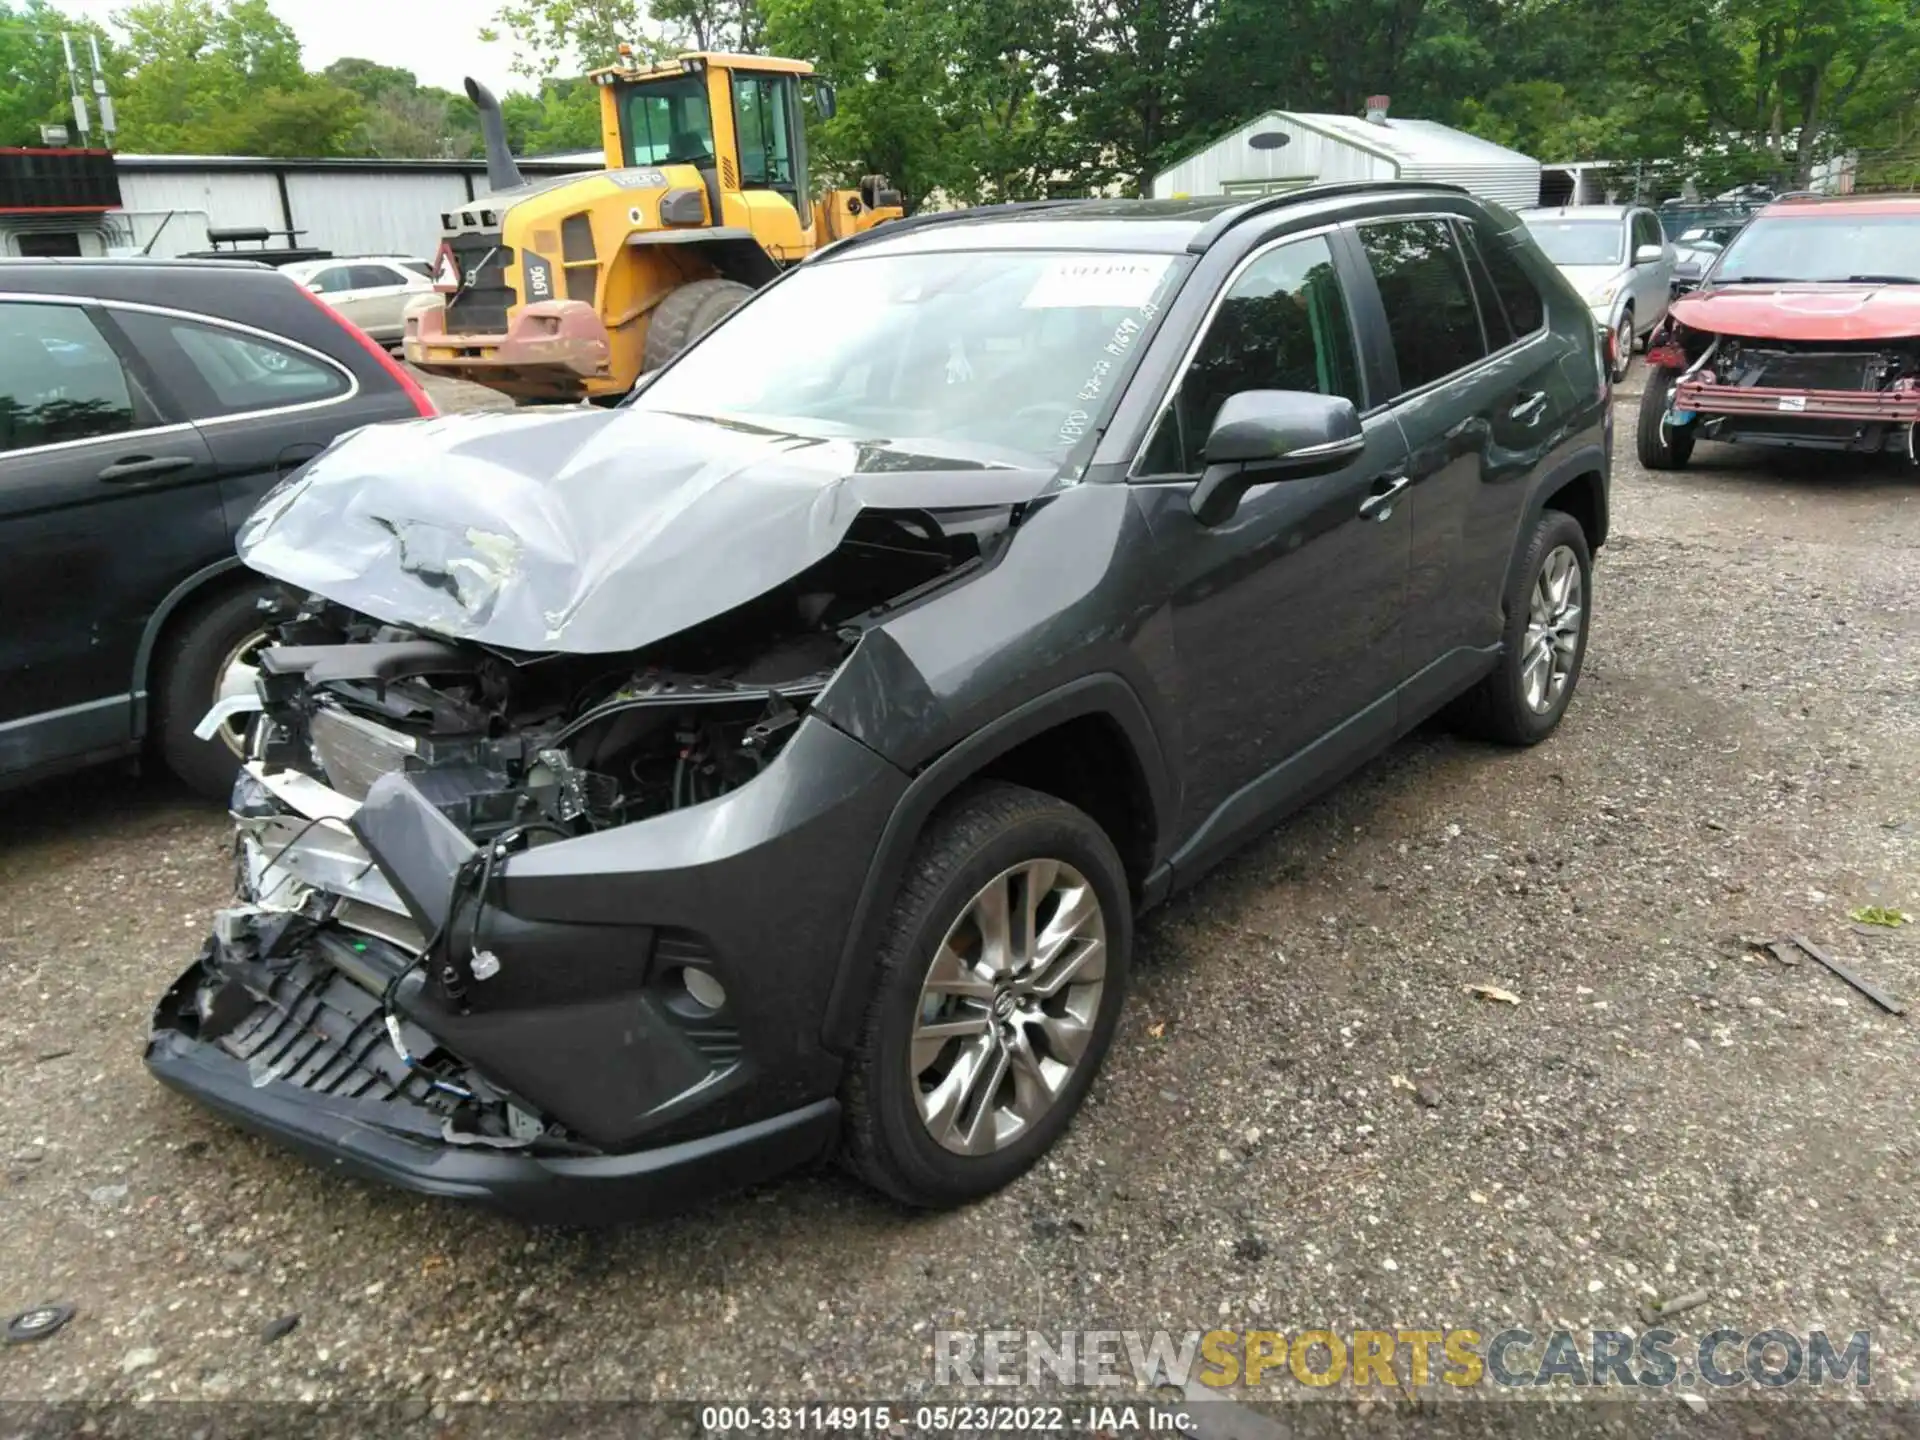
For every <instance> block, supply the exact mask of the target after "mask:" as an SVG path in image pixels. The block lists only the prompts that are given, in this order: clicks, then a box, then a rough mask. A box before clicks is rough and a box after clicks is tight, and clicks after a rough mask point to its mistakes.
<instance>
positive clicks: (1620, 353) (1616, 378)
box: [1612, 305, 1634, 385]
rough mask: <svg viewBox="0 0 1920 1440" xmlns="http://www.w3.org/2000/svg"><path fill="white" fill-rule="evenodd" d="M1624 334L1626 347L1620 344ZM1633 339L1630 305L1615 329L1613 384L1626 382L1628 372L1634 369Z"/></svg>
mask: <svg viewBox="0 0 1920 1440" xmlns="http://www.w3.org/2000/svg"><path fill="white" fill-rule="evenodd" d="M1623 333H1624V334H1625V335H1626V337H1627V343H1626V344H1624V345H1622V344H1621V343H1620V336H1621V335H1622V334H1623ZM1633 339H1634V336H1633V306H1631V305H1629V306H1627V308H1626V309H1625V310H1623V311H1621V312H1620V323H1619V324H1618V325H1616V326H1614V329H1613V341H1612V345H1613V349H1614V352H1615V362H1614V368H1613V383H1614V384H1616V385H1618V384H1619V383H1620V382H1621V381H1623V380H1625V379H1626V378H1627V374H1628V372H1629V371H1631V370H1632V369H1633Z"/></svg>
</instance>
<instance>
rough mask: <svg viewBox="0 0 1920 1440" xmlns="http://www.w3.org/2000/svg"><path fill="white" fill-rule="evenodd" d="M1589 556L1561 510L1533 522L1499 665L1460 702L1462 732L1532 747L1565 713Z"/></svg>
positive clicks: (1576, 668)
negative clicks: (1534, 524) (1537, 521)
mask: <svg viewBox="0 0 1920 1440" xmlns="http://www.w3.org/2000/svg"><path fill="white" fill-rule="evenodd" d="M1592 594H1593V554H1592V551H1591V550H1590V549H1589V548H1588V546H1587V533H1586V531H1584V530H1582V529H1581V528H1580V522H1579V521H1578V520H1576V519H1574V518H1573V516H1571V515H1569V514H1568V513H1567V512H1566V511H1564V510H1549V511H1547V512H1546V513H1545V514H1543V515H1542V516H1541V517H1540V523H1539V524H1538V525H1537V526H1536V527H1535V528H1534V532H1533V536H1532V538H1531V540H1530V541H1529V542H1528V544H1527V550H1526V554H1525V555H1524V556H1523V557H1522V559H1521V563H1520V568H1519V571H1518V573H1517V574H1516V576H1515V588H1514V590H1513V592H1512V593H1511V594H1509V595H1508V596H1507V628H1506V632H1505V634H1504V635H1503V636H1502V643H1501V646H1500V661H1499V663H1498V664H1497V665H1496V666H1495V667H1494V669H1493V672H1492V673H1491V674H1489V675H1488V676H1487V677H1486V678H1485V679H1484V680H1482V681H1481V682H1480V683H1479V685H1477V686H1475V687H1474V688H1473V689H1472V690H1470V691H1468V692H1467V693H1466V694H1465V695H1464V696H1462V697H1461V699H1460V702H1459V705H1458V707H1457V709H1456V711H1455V715H1456V718H1457V719H1458V720H1459V721H1460V723H1461V726H1462V728H1463V729H1465V730H1467V731H1468V732H1469V733H1471V734H1474V735H1478V736H1480V737H1482V738H1484V739H1488V740H1496V741H1499V742H1500V743H1502V744H1506V745H1537V744H1539V743H1540V741H1542V740H1544V739H1546V738H1547V736H1549V735H1551V734H1552V733H1553V732H1554V730H1555V729H1556V728H1557V727H1558V726H1559V724H1560V717H1561V716H1562V715H1564V714H1566V712H1567V703H1568V702H1569V701H1570V700H1572V699H1573V691H1574V687H1575V686H1576V685H1578V684H1579V683H1580V667H1581V664H1582V663H1583V662H1584V661H1585V659H1586V654H1587V626H1588V622H1589V621H1590V619H1591V617H1592V604H1591V597H1592Z"/></svg>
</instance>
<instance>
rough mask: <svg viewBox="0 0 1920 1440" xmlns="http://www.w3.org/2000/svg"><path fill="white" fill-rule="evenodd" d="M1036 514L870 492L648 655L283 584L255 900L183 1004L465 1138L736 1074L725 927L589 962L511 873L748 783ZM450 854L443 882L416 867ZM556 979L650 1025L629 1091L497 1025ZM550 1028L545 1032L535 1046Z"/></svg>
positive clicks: (268, 696) (566, 998) (592, 1013)
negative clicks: (725, 980)
mask: <svg viewBox="0 0 1920 1440" xmlns="http://www.w3.org/2000/svg"><path fill="white" fill-rule="evenodd" d="M1020 513H1021V510H1020V506H1019V505H1017V504H1013V505H1006V504H1002V505H991V506H977V507H970V508H961V509H951V508H950V509H943V510H940V511H938V512H931V511H909V510H863V511H861V512H860V513H859V514H858V515H857V516H856V517H854V519H853V521H852V523H851V525H850V526H849V527H848V528H847V530H846V533H845V534H844V536H843V537H842V539H841V540H840V542H839V544H838V545H837V546H836V547H835V548H834V549H833V550H832V551H831V553H829V554H828V555H826V556H825V558H823V559H821V560H819V561H818V562H816V563H815V564H813V565H811V566H809V567H808V568H807V569H805V570H804V571H803V572H802V573H800V574H798V575H796V576H794V577H793V578H792V579H791V580H789V581H787V582H786V583H784V584H781V585H779V586H777V587H775V588H774V589H772V590H770V591H768V592H767V593H765V594H763V595H761V596H759V597H758V598H756V599H754V600H752V601H751V602H749V603H747V604H745V605H741V606H738V607H736V608H734V609H732V610H730V611H728V612H726V613H724V614H721V615H718V616H715V617H714V618H712V619H711V620H709V621H707V622H706V623H704V624H701V625H698V626H695V627H693V628H692V629H690V630H687V631H684V632H682V633H680V634H677V635H674V636H671V637H669V638H668V639H666V640H662V641H658V642H656V643H653V644H650V645H648V646H646V647H644V648H643V649H641V650H638V651H635V652H633V653H630V654H625V655H607V654H571V653H556V654H546V655H528V654H524V653H518V652H512V651H506V650H502V649H498V648H494V647H490V646H488V645H486V644H483V643H480V642H477V641H473V640H452V639H448V638H445V637H443V636H438V635H434V634H431V633H427V632H426V631H423V630H419V629H412V628H406V627H400V626H394V625H389V624H386V623H383V622H381V621H379V620H376V619H373V618H371V617H368V616H366V615H364V614H361V613H358V612H356V611H354V610H351V609H349V608H347V607H345V606H342V605H340V604H337V603H334V602H332V601H329V600H326V599H324V598H323V597H320V596H304V597H303V596H298V595H295V594H292V593H289V594H288V595H287V596H286V597H285V598H284V600H283V602H282V604H281V607H280V609H279V610H278V611H277V612H276V615H275V617H274V624H273V626H272V628H271V632H270V633H271V643H270V644H269V645H267V646H266V647H265V648H263V649H262V650H261V651H260V652H259V653H258V657H257V666H258V680H257V689H258V713H257V716H256V718H255V719H254V721H253V723H252V727H251V731H250V738H249V747H250V758H249V759H248V760H247V762H246V764H245V766H244V768H243V770H242V773H241V776H240V779H239V782H238V784H237V785H236V788H235V793H234V799H233V811H234V819H235V823H236V827H237V833H236V861H237V872H238V875H237V891H238V894H237V897H236V903H235V904H234V905H233V906H231V907H230V908H228V909H226V910H223V911H221V912H219V913H218V914H217V915H216V917H215V924H214V935H213V938H212V939H211V940H210V941H209V944H208V947H207V949H206V951H205V952H204V953H203V955H202V957H201V966H200V974H201V976H202V979H201V982H200V983H199V984H197V985H194V986H189V985H187V984H186V983H185V982H183V984H182V986H178V987H176V991H175V992H174V993H173V994H170V995H169V997H168V999H167V1000H166V1001H165V1002H163V1005H162V1017H163V1020H165V1019H166V1018H167V1017H169V1016H170V1017H171V1019H170V1020H168V1021H167V1023H169V1024H172V1025H174V1026H176V1027H177V1028H178V1029H179V1031H180V1033H181V1034H182V1035H183V1036H186V1037H189V1038H190V1039H191V1040H192V1041H193V1042H195V1043H202V1044H204V1043H205V1042H209V1041H211V1042H214V1043H215V1044H217V1045H218V1046H219V1047H220V1049H221V1050H222V1051H223V1052H224V1053H225V1054H226V1055H228V1056H230V1057H232V1058H233V1059H234V1060H238V1061H241V1062H244V1063H245V1064H246V1065H247V1067H248V1070H249V1074H251V1075H253V1076H254V1077H255V1083H256V1084H263V1083H266V1082H267V1081H269V1080H272V1081H283V1082H288V1083H292V1084H295V1085H298V1086H301V1087H303V1088H305V1089H309V1090H314V1091H318V1092H322V1094H323V1095H324V1097H325V1102H326V1103H327V1104H330V1105H336V1106H339V1105H344V1106H347V1107H349V1110H351V1109H352V1107H363V1108H364V1107H365V1106H366V1105H368V1104H373V1105H375V1106H376V1107H377V1108H376V1109H375V1110H372V1111H368V1112H366V1114H367V1118H368V1119H370V1120H372V1122H373V1123H377V1124H378V1125H380V1126H382V1127H383V1128H386V1129H390V1130H391V1129H395V1128H396V1127H397V1129H398V1131H400V1132H403V1133H407V1132H414V1131H418V1133H419V1134H420V1136H421V1137H423V1138H424V1137H426V1136H427V1135H428V1134H429V1132H431V1138H432V1139H434V1140H435V1141H437V1142H439V1143H444V1144H454V1145H479V1146H488V1147H496V1148H500V1147H526V1148H529V1149H531V1150H533V1151H534V1152H536V1153H547V1154H591V1153H600V1151H601V1149H602V1148H603V1147H606V1146H610V1145H618V1144H619V1143H620V1142H621V1141H622V1140H624V1139H625V1138H627V1137H628V1135H629V1134H630V1133H631V1132H632V1127H633V1126H634V1125H636V1124H637V1123H639V1122H638V1119H637V1118H636V1117H641V1116H644V1115H646V1114H647V1113H648V1112H649V1111H650V1110H652V1111H658V1110H659V1109H660V1103H659V1100H658V1097H657V1096H656V1095H654V1094H652V1091H654V1090H664V1091H665V1092H666V1093H667V1094H669V1095H679V1094H692V1093H695V1092H700V1091H711V1090H712V1089H713V1088H714V1087H722V1086H724V1085H725V1083H726V1081H727V1077H728V1075H729V1073H730V1071H731V1069H732V1068H734V1067H735V1065H736V1063H737V1060H738V1056H739V1049H740V1046H739V1041H738V1036H737V1034H736V1033H735V1031H734V1030H733V1028H732V1022H731V1021H730V1018H729V1017H730V1010H729V1005H728V1000H727V995H726V991H725V989H724V987H723V986H722V985H721V983H720V981H719V980H718V979H717V978H716V974H715V971H714V968H713V966H712V964H711V957H710V956H708V955H707V954H705V952H704V950H703V942H702V940H701V937H699V936H697V935H691V934H686V933H679V932H675V931H673V930H672V929H670V928H666V927H644V926H636V927H615V926H605V925H601V926H591V927H584V928H586V929H589V930H591V932H592V939H593V943H594V944H595V945H596V946H603V947H606V946H611V948H612V949H614V950H615V951H616V952H617V953H618V955H619V956H620V957H621V958H618V959H616V960H615V961H614V962H612V963H604V956H603V955H602V954H595V955H594V956H593V964H592V965H591V966H590V967H587V968H585V969H583V970H582V972H581V974H580V975H579V976H578V977H575V976H571V975H569V973H568V971H567V969H566V967H565V966H564V965H563V964H561V963H559V961H560V959H561V957H562V955H563V954H565V953H566V951H567V946H568V942H569V939H570V935H569V933H568V932H570V931H571V932H575V933H576V934H577V933H578V929H579V928H580V927H574V926H571V925H568V924H560V925H544V926H541V925H532V924H529V923H527V922H525V921H523V920H521V919H520V918H519V917H516V916H514V915H513V914H512V913H510V911H509V910H508V909H507V907H506V906H505V905H504V904H503V902H502V899H501V894H500V884H499V880H500V878H501V877H502V876H503V874H504V872H505V870H506V869H507V867H508V866H509V864H510V862H511V860H512V859H513V857H514V856H516V855H524V854H526V853H527V852H528V851H531V850H534V849H537V848H538V847H541V846H545V845H552V844H557V843H560V842H564V841H567V840H570V839H576V838H579V837H583V836H590V835H593V834H596V833H598V832H601V831H606V830H610V829H614V828H617V827H621V826H626V825H631V824H634V823H635V822H640V821H645V820H649V819H654V818H657V817H661V816H665V815H669V814H671V813H672V812H675V811H680V810H685V809H689V808H691V807H696V806H699V805H702V804H705V803H707V802H709V801H713V800H717V799H720V798H722V797H725V796H728V795H730V794H731V793H733V792H735V791H737V790H739V789H741V788H742V787H744V786H747V785H750V784H751V783H752V782H753V781H754V779H755V778H757V777H758V776H759V775H760V774H761V773H762V772H763V771H764V770H765V769H766V767H767V766H768V765H769V764H771V763H772V762H773V761H774V760H775V759H776V757H778V756H780V755H781V753H782V752H783V751H784V750H785V749H786V747H787V746H788V744H789V742H790V741H791V740H792V738H793V737H794V735H795V734H796V733H797V731H798V730H799V728H800V726H801V723H802V720H803V717H805V715H806V713H807V711H808V709H809V707H810V706H811V705H812V703H813V702H814V700H815V699H816V698H817V697H818V696H819V695H820V694H821V693H822V692H823V691H824V690H825V689H826V688H827V686H828V684H829V683H830V682H831V680H832V679H833V677H834V674H835V672H836V671H837V670H838V669H839V668H840V667H841V665H842V664H843V662H844V661H845V659H846V657H847V656H848V655H849V654H850V653H851V652H852V650H853V649H854V647H855V646H857V645H858V644H859V643H860V641H861V639H862V637H863V636H864V635H865V634H866V633H867V632H868V630H869V629H871V628H872V627H873V626H874V625H876V624H878V623H881V622H883V621H884V620H885V619H886V618H887V617H889V616H891V615H894V614H897V613H899V612H900V611H901V610H902V609H903V608H904V607H908V606H911V605H913V604H915V603H916V602H917V601H919V600H921V599H923V598H925V597H928V596H930V595H932V594H933V593H935V592H937V591H940V590H943V589H944V588H945V587H947V586H950V585H952V584H954V583H955V582H957V581H959V580H961V579H963V578H964V577H965V576H966V575H967V574H968V573H970V572H971V571H973V570H975V569H977V568H979V567H981V566H983V565H986V564H988V563H990V562H991V559H992V558H993V557H994V555H995V554H996V553H997V549H998V547H999V546H1000V545H1001V544H1002V543H1003V542H1004V540H1005V538H1006V536H1007V535H1008V533H1009V532H1010V530H1011V529H1012V528H1013V526H1014V525H1015V524H1016V523H1017V521H1018V518H1019V515H1020ZM721 563H723V562H721ZM248 708H252V707H248ZM222 713H223V712H222V711H221V710H219V709H216V711H215V712H214V713H213V714H210V715H209V717H208V722H207V723H208V725H209V726H211V725H212V724H213V723H215V722H216V721H217V720H218V719H219V718H221V717H222ZM227 713H231V711H230V710H229V711H228V712H227ZM847 743H849V744H851V743H852V742H847ZM396 777H398V779H400V780H404V782H405V784H404V787H398V788H396ZM396 796H397V797H398V800H397V801H396V799H395V797H396ZM399 802H404V803H399ZM383 803H384V804H387V805H388V807H389V808H388V809H387V810H386V811H384V812H383V823H385V824H386V827H387V828H386V829H384V830H376V828H375V827H374V824H373V823H372V822H371V821H370V819H369V815H370V814H372V813H373V812H375V811H376V810H377V809H378V808H379V807H380V806H381V805H382V804H383ZM396 817H397V818H396ZM409 827H410V828H409ZM436 865H438V866H441V867H442V868H443V869H444V870H445V871H446V872H447V875H449V876H450V879H448V878H446V877H444V876H443V877H442V878H441V880H440V881H439V882H438V883H439V884H440V885H441V887H442V888H441V893H439V894H438V895H437V896H436V895H435V894H434V893H432V891H433V889H434V884H435V882H434V881H433V880H431V879H430V880H428V881H426V882H421V881H417V880H415V879H414V878H413V877H414V875H415V872H416V870H417V871H418V872H419V873H421V874H428V875H432V874H433V872H434V869H435V866H436ZM448 887H450V888H448ZM516 947H518V948H517V949H516ZM502 953H505V954H508V955H509V956H511V957H513V958H514V963H511V964H509V965H508V966H507V967H506V971H505V972H504V973H503V968H502V962H501V954H502ZM542 957H551V959H552V960H553V961H554V962H555V963H552V964H550V965H547V966H546V968H545V969H544V971H543V970H542V968H541V965H540V964H539V963H530V962H540V961H541V960H542ZM568 958H571V957H570V956H569V957H568ZM635 996H639V997H641V998H642V1002H643V1006H642V1009H641V1010H639V1011H636V1010H634V1008H633V1005H632V1003H631V1002H632V997H635ZM603 999H605V1000H606V1001H607V1003H606V1004H605V1005H602V1004H601V1002H602V1000H603ZM556 1002H561V1004H562V1007H564V1004H568V1003H577V1004H578V1005H579V1006H580V1007H581V1008H580V1011H579V1012H578V1014H576V1016H575V1017H574V1018H573V1019H572V1020H571V1021H570V1022H569V1023H570V1024H572V1025H574V1026H575V1027H579V1028H582V1029H583V1028H584V1027H586V1026H588V1025H591V1024H598V1023H601V1015H602V1012H603V1011H604V1013H605V1015H606V1016H607V1017H608V1018H607V1019H606V1022H605V1023H607V1024H611V1025H617V1026H620V1027H624V1030H623V1032H622V1033H624V1034H626V1035H627V1036H628V1040H627V1043H629V1044H631V1043H633V1040H634V1037H635V1036H636V1035H639V1034H641V1033H642V1032H645V1033H646V1034H647V1036H648V1038H649V1040H650V1042H651V1043H652V1045H653V1050H652V1053H651V1054H650V1055H649V1058H648V1063H647V1066H646V1067H645V1070H644V1073H643V1074H642V1075H641V1076H640V1078H639V1079H638V1080H634V1079H626V1080H623V1081H622V1083H623V1084H624V1085H625V1086H626V1087H627V1088H628V1089H629V1090H632V1091H633V1093H632V1094H631V1095H628V1094H622V1093H620V1091H619V1090H618V1089H616V1088H614V1087H612V1086H610V1085H609V1083H607V1082H606V1081H605V1080H604V1079H596V1077H594V1076H592V1075H589V1074H586V1073H584V1072H583V1073H581V1074H580V1075H578V1076H570V1077H569V1078H568V1080H567V1081H566V1082H565V1083H564V1084H563V1085H561V1086H559V1087H556V1093H552V1094H550V1093H546V1092H545V1091H544V1090H542V1089H541V1080H540V1077H542V1076H544V1075H546V1074H547V1073H548V1072H549V1069H550V1067H551V1066H552V1063H553V1054H552V1051H553V1047H554V1045H555V1044H562V1045H564V1043H565V1041H566V1038H567V1036H566V1035H565V1034H564V1033H561V1032H556V1033H555V1034H552V1035H549V1034H546V1033H544V1032H538V1030H537V1026H538V1022H537V1021H533V1022H529V1023H526V1024H524V1025H523V1027H522V1031H521V1035H520V1036H519V1037H516V1038H514V1039H513V1040H512V1041H511V1042H510V1043H503V1042H502V1040H501V1031H500V1030H499V1027H498V1026H497V1025H495V1026H491V1028H490V1025H489V1022H490V1020H491V1019H492V1018H493V1017H494V1016H495V1015H498V1014H499V1012H501V1011H503V1010H512V1009H516V1008H520V1007H532V1008H533V1009H535V1010H536V1011H538V1010H540V1009H542V1008H547V1009H548V1011H549V1013H556V1014H559V1013H563V1008H562V1010H554V1009H553V1007H554V1006H555V1005H556ZM596 1007H598V1008H596ZM501 1018H506V1017H504V1016H501ZM514 1018H515V1019H516V1022H518V1021H519V1018H520V1017H517V1016H516V1017H514ZM528 1035H531V1036H533V1038H534V1039H535V1040H536V1041H537V1042H538V1044H539V1046H540V1047H541V1048H542V1049H543V1050H544V1051H545V1052H546V1053H544V1054H543V1055H541V1056H539V1057H537V1058H530V1057H527V1056H525V1055H523V1054H522V1051H523V1050H524V1049H525V1048H526V1047H525V1045H524V1044H523V1039H524V1037H526V1036H528ZM469 1036H471V1037H474V1038H473V1039H472V1043H467V1038H468V1037H469ZM642 1082H644V1084H645V1085H646V1086H648V1087H651V1089H650V1090H649V1092H648V1093H647V1094H645V1095H642V1094H641V1093H640V1092H639V1090H638V1089H635V1088H634V1087H637V1086H639V1085H640V1084H641V1083H642ZM536 1090H540V1091H541V1093H534V1092H535V1091H536ZM559 1091H564V1092H565V1093H558V1092H559ZM342 1113H343V1114H344V1113H347V1112H345V1111H343V1112H342ZM353 1113H356V1114H357V1113H358V1112H357V1111H354V1112H353ZM422 1127H424V1128H422Z"/></svg>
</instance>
